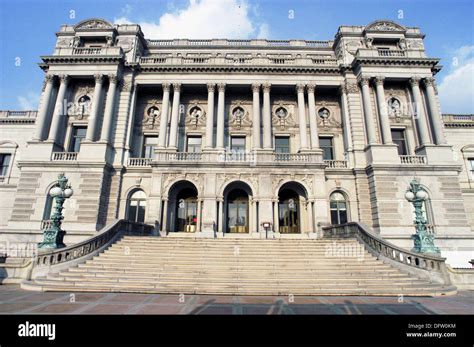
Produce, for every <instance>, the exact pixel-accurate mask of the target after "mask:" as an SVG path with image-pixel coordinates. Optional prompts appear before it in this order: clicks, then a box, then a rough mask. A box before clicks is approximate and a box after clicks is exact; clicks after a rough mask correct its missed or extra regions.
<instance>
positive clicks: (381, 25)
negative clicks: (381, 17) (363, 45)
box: [365, 21, 405, 31]
mask: <svg viewBox="0 0 474 347" xmlns="http://www.w3.org/2000/svg"><path fill="white" fill-rule="evenodd" d="M365 30H366V31H405V28H404V27H402V26H401V25H399V24H397V23H395V22H392V21H376V22H374V23H372V24H369V25H368V26H366V27H365Z"/></svg>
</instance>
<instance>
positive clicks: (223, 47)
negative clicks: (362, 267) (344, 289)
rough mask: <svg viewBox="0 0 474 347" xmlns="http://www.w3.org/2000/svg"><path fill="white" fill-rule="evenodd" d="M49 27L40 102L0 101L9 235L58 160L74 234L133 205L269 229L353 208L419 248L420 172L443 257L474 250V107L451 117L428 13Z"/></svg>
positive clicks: (175, 228)
mask: <svg viewBox="0 0 474 347" xmlns="http://www.w3.org/2000/svg"><path fill="white" fill-rule="evenodd" d="M56 35H57V42H56V47H55V48H54V52H53V54H51V55H47V56H42V57H41V58H42V63H40V67H41V68H42V69H43V70H44V71H45V74H46V75H45V80H44V86H43V91H42V96H41V102H40V105H39V110H38V111H37V112H33V111H32V112H14V111H3V112H2V113H1V116H0V134H1V136H0V154H1V160H2V176H1V177H0V179H1V180H0V194H1V196H2V199H1V205H0V231H1V233H0V238H1V240H2V241H9V242H31V243H36V242H39V241H41V240H42V228H44V226H45V225H47V223H48V220H49V216H50V213H51V198H48V191H49V189H50V188H51V186H52V185H53V184H54V183H55V181H56V179H57V177H58V174H59V173H61V172H64V173H65V175H66V176H67V177H68V178H69V181H70V182H71V185H72V188H73V189H74V195H73V196H72V197H71V198H70V199H68V200H67V201H66V203H65V210H64V216H65V219H64V223H63V227H64V229H65V230H66V231H67V235H66V236H65V243H66V244H73V243H76V242H78V241H81V240H84V239H85V238H87V237H90V236H91V235H94V234H95V233H97V231H98V230H100V229H101V228H103V227H104V226H106V225H109V224H110V223H112V222H113V221H114V220H115V219H121V218H125V219H131V220H134V221H141V222H145V223H148V224H153V225H155V228H156V233H157V235H158V234H159V235H162V236H167V237H170V236H176V235H181V236H190V237H218V238H220V237H227V236H230V237H243V238H245V237H248V238H260V237H263V236H264V235H265V231H264V226H263V225H264V223H269V224H268V225H267V226H268V228H267V229H268V230H267V231H268V233H269V235H270V236H271V237H275V238H319V237H321V228H322V227H324V226H327V225H331V224H342V223H345V222H347V221H358V222H361V223H364V224H365V225H367V226H368V227H370V228H371V229H372V230H373V231H374V232H375V233H379V234H380V235H381V236H382V237H384V238H386V239H388V240H390V241H391V242H394V243H395V244H398V245H400V246H403V247H407V248H411V247H412V245H413V241H412V240H411V239H410V236H411V234H413V233H414V231H415V229H414V227H413V219H414V217H413V206H412V205H411V203H409V202H408V201H406V199H405V197H404V196H405V192H406V189H407V187H408V186H409V182H410V181H411V180H412V179H413V178H414V177H416V178H417V179H418V180H419V182H420V183H421V185H422V186H423V187H424V189H425V191H426V192H427V194H428V196H429V199H428V200H427V201H426V202H425V206H424V208H425V211H426V216H427V219H428V223H429V230H430V232H432V233H435V235H436V245H437V246H438V247H440V249H441V251H442V255H443V256H447V257H448V263H450V262H451V263H452V264H454V265H462V266H466V265H467V261H468V260H470V259H472V244H473V241H474V233H473V226H474V180H473V179H474V177H473V170H474V141H473V139H474V128H473V122H474V120H473V117H472V115H468V116H457V115H444V116H441V112H440V105H439V99H438V95H437V90H436V84H435V81H434V78H433V76H434V75H435V74H436V73H437V72H438V71H439V69H440V66H439V65H438V60H437V59H433V58H428V57H427V56H426V54H425V50H424V44H423V39H424V34H422V33H421V32H420V30H419V29H418V28H407V27H403V26H401V25H398V24H396V23H393V22H391V21H376V22H374V23H372V24H369V25H367V26H341V27H340V28H339V30H338V32H337V34H336V36H335V39H334V40H333V41H304V40H289V41H275V40H225V39H213V40H186V39H175V40H148V39H145V38H144V36H143V34H142V32H141V29H140V27H139V26H138V25H129V24H125V25H111V24H110V23H108V22H106V21H103V20H100V19H90V20H86V21H83V22H80V23H78V24H77V25H75V26H72V25H64V26H62V27H61V29H60V31H59V32H58V33H57V34H56ZM176 233H180V234H176ZM262 235H263V236H262Z"/></svg>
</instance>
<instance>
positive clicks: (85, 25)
mask: <svg viewBox="0 0 474 347" xmlns="http://www.w3.org/2000/svg"><path fill="white" fill-rule="evenodd" d="M112 28H113V27H112V25H111V24H110V23H108V22H106V21H105V20H103V19H88V20H85V21H82V22H80V23H78V24H77V25H76V26H75V27H74V29H75V30H77V29H112Z"/></svg>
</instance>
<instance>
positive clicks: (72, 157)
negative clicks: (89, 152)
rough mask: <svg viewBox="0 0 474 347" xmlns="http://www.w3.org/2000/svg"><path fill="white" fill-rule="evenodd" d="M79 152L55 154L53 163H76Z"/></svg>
mask: <svg viewBox="0 0 474 347" xmlns="http://www.w3.org/2000/svg"><path fill="white" fill-rule="evenodd" d="M77 155H78V152H53V153H52V154H51V160H52V161H76V160H77Z"/></svg>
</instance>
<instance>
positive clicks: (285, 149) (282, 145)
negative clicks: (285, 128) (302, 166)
mask: <svg viewBox="0 0 474 347" xmlns="http://www.w3.org/2000/svg"><path fill="white" fill-rule="evenodd" d="M275 152H276V153H290V138H289V137H288V136H277V137H275Z"/></svg>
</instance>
